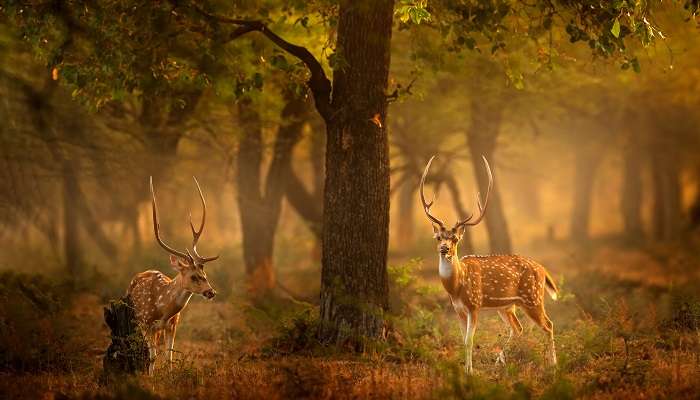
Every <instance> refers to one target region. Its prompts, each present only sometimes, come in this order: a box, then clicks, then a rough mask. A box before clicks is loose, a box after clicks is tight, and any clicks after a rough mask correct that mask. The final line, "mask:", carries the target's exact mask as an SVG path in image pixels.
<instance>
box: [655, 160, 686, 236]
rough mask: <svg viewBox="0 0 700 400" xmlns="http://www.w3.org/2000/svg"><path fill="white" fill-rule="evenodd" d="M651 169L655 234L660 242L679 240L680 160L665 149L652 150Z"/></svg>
mask: <svg viewBox="0 0 700 400" xmlns="http://www.w3.org/2000/svg"><path fill="white" fill-rule="evenodd" d="M650 157H651V169H652V174H651V175H652V182H653V185H654V189H653V193H654V203H653V215H652V217H653V222H652V226H653V233H654V238H656V239H659V240H665V241H669V240H674V239H677V238H678V236H679V235H680V231H681V198H680V192H681V189H680V177H679V174H680V168H679V165H678V160H677V159H676V158H675V157H674V156H673V155H672V154H669V153H667V152H666V151H664V148H663V147H655V148H654V149H653V150H652V154H651V155H650Z"/></svg>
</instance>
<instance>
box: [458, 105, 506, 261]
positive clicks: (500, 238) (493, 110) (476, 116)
mask: <svg viewBox="0 0 700 400" xmlns="http://www.w3.org/2000/svg"><path fill="white" fill-rule="evenodd" d="M502 117H503V115H502V109H501V108H500V107H499V106H498V105H495V104H490V103H489V102H487V101H483V100H481V99H475V100H473V101H472V103H471V119H472V124H471V126H470V127H469V129H467V141H468V142H469V152H470V154H471V158H472V163H473V164H474V174H475V175H476V181H477V183H478V185H479V190H480V192H481V193H482V194H485V193H486V189H487V188H488V176H487V175H486V172H485V171H484V170H483V162H482V161H481V157H482V156H484V157H486V159H487V160H488V161H489V163H490V164H491V165H494V164H495V159H494V151H495V149H496V139H497V137H498V131H499V129H500V126H501V119H502ZM484 223H485V224H486V229H487V231H488V236H489V244H490V247H491V251H492V252H493V253H510V252H511V251H512V245H511V240H510V233H509V232H508V223H507V221H506V216H505V213H504V212H503V204H502V201H501V193H500V190H499V183H498V179H497V178H495V179H494V182H493V188H492V189H491V195H490V198H489V206H488V211H487V212H486V217H485V218H484Z"/></svg>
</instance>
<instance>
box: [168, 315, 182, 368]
mask: <svg viewBox="0 0 700 400" xmlns="http://www.w3.org/2000/svg"><path fill="white" fill-rule="evenodd" d="M179 320H180V315H179V314H178V315H175V316H174V317H172V318H170V321H168V324H167V326H166V327H165V351H166V352H167V354H168V357H167V360H168V365H169V367H170V368H172V362H173V352H174V351H175V332H176V330H177V324H178V322H179Z"/></svg>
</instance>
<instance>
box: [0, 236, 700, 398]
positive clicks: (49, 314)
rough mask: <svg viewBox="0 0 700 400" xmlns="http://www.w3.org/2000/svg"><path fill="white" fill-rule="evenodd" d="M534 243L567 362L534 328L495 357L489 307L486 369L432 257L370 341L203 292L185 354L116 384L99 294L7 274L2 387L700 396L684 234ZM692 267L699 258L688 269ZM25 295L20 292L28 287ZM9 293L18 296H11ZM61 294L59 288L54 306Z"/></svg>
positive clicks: (310, 394)
mask: <svg viewBox="0 0 700 400" xmlns="http://www.w3.org/2000/svg"><path fill="white" fill-rule="evenodd" d="M578 254H583V253H582V252H578V251H569V250H566V249H565V246H559V247H558V248H557V250H556V251H551V252H538V256H537V257H534V258H536V259H538V260H539V261H541V262H542V263H543V264H544V265H546V266H548V268H550V270H551V272H552V274H553V275H554V276H556V277H562V276H564V277H565V279H559V284H560V286H561V290H562V298H561V299H560V300H559V301H557V302H550V301H548V302H547V309H548V313H549V315H550V317H551V318H552V320H553V321H554V324H555V325H554V326H555V335H556V337H555V338H556V343H557V352H558V357H559V364H558V366H557V367H556V368H551V367H549V366H547V365H546V364H545V362H544V350H545V346H544V336H543V334H542V333H541V332H540V331H539V330H538V328H536V327H535V326H533V324H531V323H530V322H529V321H528V320H527V317H525V316H524V315H523V314H522V313H519V317H520V319H521V321H522V322H523V325H524V326H525V333H524V334H523V335H522V336H520V337H518V338H515V339H514V340H513V341H512V342H511V344H510V346H508V347H507V349H506V351H507V353H506V356H507V362H506V365H497V364H496V363H495V359H496V354H497V352H498V350H499V349H500V347H501V346H502V345H503V343H504V340H505V333H506V330H505V327H504V325H503V323H502V322H501V321H500V319H498V317H497V316H496V315H495V314H494V315H488V314H486V315H484V316H483V317H482V318H481V320H480V321H479V327H478V329H477V334H476V346H475V347H476V348H475V353H474V367H475V370H476V371H477V373H476V375H475V376H474V377H467V376H466V375H465V374H464V372H463V367H464V364H463V346H462V344H461V340H460V335H459V329H458V326H457V322H456V319H455V316H454V313H453V311H452V310H450V308H449V306H448V304H447V303H448V301H447V299H446V296H445V295H444V293H443V292H442V291H441V289H440V287H439V284H438V283H437V281H436V280H432V279H425V278H423V277H424V276H425V277H427V276H431V275H432V274H431V273H430V272H431V271H433V268H432V267H433V265H432V263H431V262H424V263H423V262H420V261H411V262H398V263H397V266H392V267H391V268H390V275H391V277H392V280H393V281H394V284H393V286H392V305H393V309H394V313H395V314H394V315H393V316H392V318H391V323H392V326H393V328H394V331H393V333H392V334H391V335H390V338H389V340H388V341H385V342H373V343H368V344H367V346H366V348H365V351H364V352H363V353H349V352H346V351H341V350H339V349H338V348H335V347H333V346H320V345H314V344H310V343H312V342H313V340H309V338H310V337H311V336H312V335H313V332H312V331H313V323H314V316H315V313H316V312H317V310H316V309H315V308H314V307H313V306H312V305H308V304H305V303H300V302H287V303H285V302H277V303H274V304H267V305H263V306H260V305H257V306H252V305H251V304H250V303H248V302H246V301H245V300H244V299H241V298H236V297H234V296H229V298H228V299H225V300H220V301H215V302H207V301H204V300H203V299H199V298H197V299H193V301H192V302H191V304H190V305H189V306H188V308H187V309H186V310H185V312H184V313H183V318H182V320H181V323H180V326H181V329H180V330H179V331H178V337H177V341H176V349H177V353H176V356H175V359H176V362H175V363H174V365H173V366H172V368H168V367H167V366H166V365H165V363H164V362H160V363H159V364H158V368H157V370H156V372H155V374H154V375H153V376H136V377H132V378H129V379H124V380H120V381H119V382H111V383H105V382H103V379H102V378H101V369H102V368H101V355H102V352H103V351H104V349H105V348H106V347H107V345H108V341H109V339H108V330H107V328H106V327H105V325H104V323H103V316H102V306H103V305H104V303H105V300H106V299H105V298H103V296H98V295H97V294H95V293H90V292H85V293H79V294H74V295H71V296H70V297H68V299H69V300H66V301H68V304H70V306H68V307H66V306H65V303H62V301H63V300H61V297H60V294H52V293H51V290H56V293H60V286H56V285H53V284H52V283H50V282H49V281H45V280H43V279H41V278H36V277H27V276H25V277H21V276H18V275H16V274H5V275H4V276H3V279H2V280H1V281H0V285H1V286H0V297H3V298H2V299H1V300H2V302H0V334H2V337H1V338H0V339H1V340H0V358H1V359H0V361H2V363H3V364H2V366H1V368H0V398H2V399H14V398H18V399H19V398H36V399H62V398H85V399H90V398H96V399H97V398H100V399H155V398H212V399H213V398H241V399H248V398H266V399H286V398H410V399H415V398H437V397H439V398H493V399H530V398H543V399H566V398H606V399H607V398H610V399H621V398H694V399H697V398H700V331H699V330H698V329H699V324H700V290H699V289H700V284H699V283H700V275H699V274H700V268H699V267H698V266H699V265H700V260H698V259H697V258H696V257H698V256H697V255H693V254H692V253H691V252H680V251H678V250H677V249H663V248H658V249H647V250H645V251H639V250H624V249H621V248H619V247H617V248H613V247H604V246H598V247H595V248H594V249H589V250H588V251H586V252H585V254H588V255H587V256H585V257H582V256H579V255H578ZM691 271H692V272H691ZM22 296H24V298H25V299H24V300H22V299H21V298H22ZM8 299H9V300H8ZM54 303H61V304H62V305H60V306H59V305H56V304H54Z"/></svg>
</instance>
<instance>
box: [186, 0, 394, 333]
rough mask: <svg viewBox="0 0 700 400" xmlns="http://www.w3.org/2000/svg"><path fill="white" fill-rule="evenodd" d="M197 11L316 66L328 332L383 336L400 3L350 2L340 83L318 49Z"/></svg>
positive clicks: (342, 14)
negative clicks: (392, 75) (392, 84)
mask: <svg viewBox="0 0 700 400" xmlns="http://www.w3.org/2000/svg"><path fill="white" fill-rule="evenodd" d="M195 9H196V10H197V11H198V12H199V13H200V14H202V15H204V16H205V17H206V18H208V19H209V20H210V21H212V22H214V23H217V24H219V23H228V24H233V25H235V26H237V28H236V29H234V30H232V31H231V33H230V35H229V39H230V40H234V39H236V38H238V37H240V36H242V35H245V34H247V33H250V32H259V33H260V34H261V35H264V36H265V37H266V38H267V39H269V40H270V41H271V42H273V43H274V44H276V45H277V46H279V47H280V48H282V49H283V50H284V51H286V52H288V53H289V54H292V55H293V56H295V57H297V58H298V59H299V60H300V61H302V62H303V63H304V64H305V65H306V67H307V68H308V69H309V73H310V76H309V79H308V81H307V85H308V87H309V89H310V90H311V92H312V94H313V97H314V104H315V106H316V110H317V111H318V112H319V114H320V115H321V117H322V118H323V120H324V122H325V123H326V182H325V193H324V203H323V233H322V237H323V255H322V271H321V307H320V312H321V324H320V329H319V335H320V337H321V338H324V339H326V340H329V341H343V339H344V338H349V337H355V336H366V337H367V336H368V337H381V336H383V335H384V333H385V329H384V327H385V324H384V316H383V313H384V311H385V310H386V309H387V308H388V304H389V285H388V277H387V271H386V256H387V245H388V241H389V240H388V239H389V237H388V236H389V151H388V150H389V145H388V136H387V131H386V122H385V120H386V109H387V95H386V90H387V86H388V77H389V63H390V55H391V48H390V43H391V29H392V22H393V21H392V19H393V14H394V2H393V0H374V1H373V0H354V1H351V0H341V1H340V4H339V6H338V28H337V46H336V55H337V59H338V60H339V62H338V64H337V66H336V68H335V70H334V75H333V83H332V84H331V82H330V81H329V79H328V78H327V76H326V74H325V71H324V70H323V66H322V65H321V63H320V62H319V61H318V60H317V59H316V58H315V57H314V56H313V54H311V52H310V51H309V50H308V49H306V48H304V47H300V46H296V45H294V44H292V43H289V42H287V41H286V40H284V39H282V38H281V37H280V36H278V35H277V34H275V33H274V32H273V31H271V30H270V29H269V28H268V27H267V26H265V24H263V23H262V22H260V21H250V20H237V19H233V18H227V17H222V16H216V15H213V14H210V13H208V12H206V11H205V10H203V9H201V8H198V7H195ZM331 92H332V94H333V95H332V96H331ZM360 342H361V340H358V341H355V343H360Z"/></svg>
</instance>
